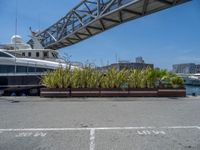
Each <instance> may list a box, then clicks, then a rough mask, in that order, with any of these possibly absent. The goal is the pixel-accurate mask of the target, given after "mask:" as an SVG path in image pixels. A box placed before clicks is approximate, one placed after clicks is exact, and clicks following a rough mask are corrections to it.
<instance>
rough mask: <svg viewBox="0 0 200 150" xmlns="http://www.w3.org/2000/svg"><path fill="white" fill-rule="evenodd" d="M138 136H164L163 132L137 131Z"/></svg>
mask: <svg viewBox="0 0 200 150" xmlns="http://www.w3.org/2000/svg"><path fill="white" fill-rule="evenodd" d="M137 134H138V135H152V134H153V135H165V134H166V133H165V131H159V130H138V131H137Z"/></svg>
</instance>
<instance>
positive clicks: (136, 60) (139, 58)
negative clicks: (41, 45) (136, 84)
mask: <svg viewBox="0 0 200 150" xmlns="http://www.w3.org/2000/svg"><path fill="white" fill-rule="evenodd" d="M135 62H136V63H140V64H144V60H143V58H142V57H136V58H135Z"/></svg>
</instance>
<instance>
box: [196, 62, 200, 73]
mask: <svg viewBox="0 0 200 150" xmlns="http://www.w3.org/2000/svg"><path fill="white" fill-rule="evenodd" d="M196 73H200V64H198V65H196Z"/></svg>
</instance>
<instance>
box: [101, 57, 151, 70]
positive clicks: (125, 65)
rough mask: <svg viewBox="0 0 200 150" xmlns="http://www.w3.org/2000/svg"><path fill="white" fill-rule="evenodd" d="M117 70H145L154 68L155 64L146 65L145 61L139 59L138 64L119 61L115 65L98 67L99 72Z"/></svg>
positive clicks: (137, 59)
mask: <svg viewBox="0 0 200 150" xmlns="http://www.w3.org/2000/svg"><path fill="white" fill-rule="evenodd" d="M111 68H116V69H117V70H119V71H120V70H123V69H139V70H142V69H145V68H154V65H153V64H146V63H144V60H143V59H142V57H137V58H136V62H129V61H119V62H118V63H114V64H111V65H107V66H103V67H98V68H97V70H100V71H107V70H108V69H111Z"/></svg>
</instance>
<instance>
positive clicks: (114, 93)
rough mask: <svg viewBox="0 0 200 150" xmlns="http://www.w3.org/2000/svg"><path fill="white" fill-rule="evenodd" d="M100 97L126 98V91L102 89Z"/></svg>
mask: <svg viewBox="0 0 200 150" xmlns="http://www.w3.org/2000/svg"><path fill="white" fill-rule="evenodd" d="M100 93H101V94H100V95H101V97H128V96H129V95H128V89H121V88H102V89H101V91H100Z"/></svg>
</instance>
